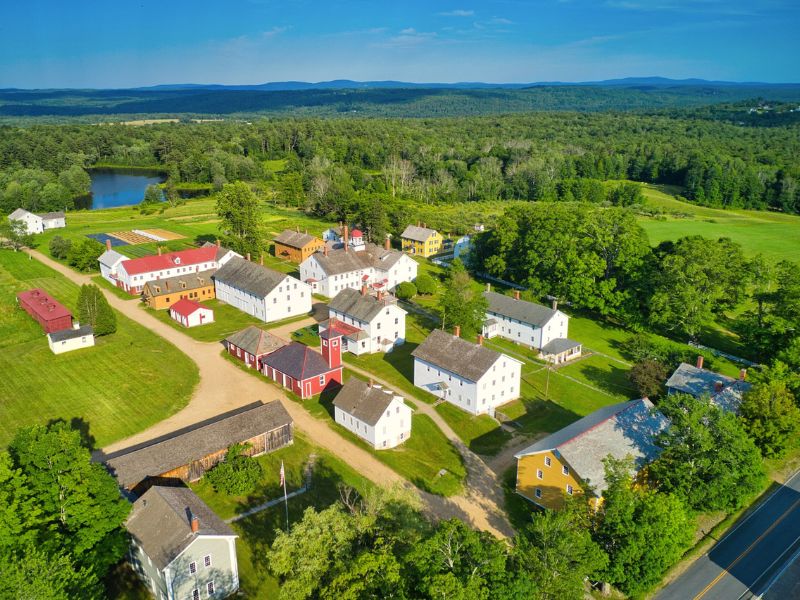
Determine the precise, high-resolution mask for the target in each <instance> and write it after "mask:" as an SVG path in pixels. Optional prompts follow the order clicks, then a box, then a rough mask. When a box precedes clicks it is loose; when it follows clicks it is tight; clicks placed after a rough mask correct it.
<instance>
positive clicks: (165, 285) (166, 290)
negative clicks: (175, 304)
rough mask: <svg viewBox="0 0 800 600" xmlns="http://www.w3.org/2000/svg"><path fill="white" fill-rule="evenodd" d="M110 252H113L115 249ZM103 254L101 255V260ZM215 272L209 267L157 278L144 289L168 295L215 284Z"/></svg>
mask: <svg viewBox="0 0 800 600" xmlns="http://www.w3.org/2000/svg"><path fill="white" fill-rule="evenodd" d="M110 252H113V250H111V251H110ZM105 254H108V251H107V252H104V253H103V256H104V255H105ZM103 256H100V259H101V261H102V259H103ZM120 256H121V255H120ZM104 264H107V263H104ZM213 274H214V269H208V270H206V271H200V272H199V273H186V274H182V275H175V276H174V277H164V278H163V279H156V280H154V281H148V282H147V283H145V284H144V291H145V292H146V293H147V294H149V295H150V296H166V295H168V294H174V293H175V292H180V291H186V290H196V289H198V288H202V287H207V286H213V285H214V281H213V280H212V279H211V276H212V275H213Z"/></svg>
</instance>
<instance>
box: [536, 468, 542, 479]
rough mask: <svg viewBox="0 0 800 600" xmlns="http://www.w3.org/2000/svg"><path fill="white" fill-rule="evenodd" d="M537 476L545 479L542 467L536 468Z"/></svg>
mask: <svg viewBox="0 0 800 600" xmlns="http://www.w3.org/2000/svg"><path fill="white" fill-rule="evenodd" d="M536 477H537V479H544V471H542V470H541V469H536Z"/></svg>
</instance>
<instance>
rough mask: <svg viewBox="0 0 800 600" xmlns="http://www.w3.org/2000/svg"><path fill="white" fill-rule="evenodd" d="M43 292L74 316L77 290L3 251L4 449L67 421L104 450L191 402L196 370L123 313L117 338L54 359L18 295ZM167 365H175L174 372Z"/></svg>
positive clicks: (0, 393)
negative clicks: (23, 430)
mask: <svg viewBox="0 0 800 600" xmlns="http://www.w3.org/2000/svg"><path fill="white" fill-rule="evenodd" d="M34 287H41V288H43V289H45V290H46V291H47V292H49V293H50V294H52V295H53V296H54V297H55V298H56V299H57V300H59V301H60V302H62V303H63V304H64V305H65V306H67V308H69V309H71V310H74V309H75V306H76V302H77V299H78V291H79V289H78V287H77V286H76V285H74V284H73V283H72V282H70V281H69V280H67V279H66V278H64V277H62V276H61V275H59V274H58V273H56V272H55V271H53V270H52V269H50V268H49V267H47V266H45V265H43V264H42V263H40V262H39V261H36V260H32V259H30V258H29V257H28V255H27V254H25V253H22V252H12V251H10V250H3V251H0V373H3V377H2V378H1V379H0V400H1V402H2V403H1V404H0V446H5V445H6V444H7V443H8V442H9V441H10V439H11V438H12V437H13V436H14V434H15V433H16V430H17V429H19V428H20V427H24V426H28V425H33V424H37V423H42V424H44V423H47V422H48V421H49V420H51V419H65V420H67V421H72V422H74V423H75V424H76V425H81V424H82V425H83V426H88V428H89V433H90V435H91V436H93V437H94V442H95V445H96V446H97V447H102V446H105V445H107V444H109V443H111V442H114V441H117V440H119V439H122V438H125V437H127V436H129V435H132V434H134V433H136V432H139V431H142V430H144V429H146V428H147V427H149V426H151V425H153V424H154V423H157V422H158V421H160V420H162V419H164V418H166V417H167V416H169V415H171V414H174V413H175V412H177V411H178V410H180V409H181V408H183V407H184V406H186V404H187V403H188V401H189V398H190V397H191V394H192V391H193V389H194V387H195V385H197V382H198V381H199V374H198V371H197V367H196V365H195V364H194V363H193V362H192V361H191V360H189V358H187V357H186V356H185V355H184V354H183V353H182V352H180V350H178V348H176V347H175V346H173V345H171V344H169V343H168V342H166V341H165V340H164V339H162V338H161V337H159V336H157V335H156V334H154V333H152V332H151V331H149V330H148V329H146V328H145V327H142V326H141V325H139V324H137V323H135V322H133V321H131V320H130V319H128V318H126V317H124V316H123V315H121V314H119V313H117V332H116V333H114V334H112V335H110V336H104V337H100V338H97V340H96V345H95V346H94V347H93V348H86V349H82V350H76V351H73V352H68V353H66V354H62V355H54V354H53V353H52V352H50V349H49V347H48V345H47V339H46V337H45V335H44V334H43V332H42V330H41V328H40V327H39V325H38V323H36V322H35V321H34V320H33V319H32V318H31V317H30V316H29V315H28V314H27V313H25V312H24V311H23V310H21V309H20V308H18V307H17V303H16V293H17V292H19V291H22V290H25V289H30V288H34ZM167 365H168V367H167Z"/></svg>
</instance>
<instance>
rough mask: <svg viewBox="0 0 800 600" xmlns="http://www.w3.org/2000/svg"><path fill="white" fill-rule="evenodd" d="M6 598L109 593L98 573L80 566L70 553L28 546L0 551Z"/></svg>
mask: <svg viewBox="0 0 800 600" xmlns="http://www.w3.org/2000/svg"><path fill="white" fill-rule="evenodd" d="M0 577H2V579H3V589H2V591H0V599H2V600H20V599H22V598H25V599H29V600H84V599H85V600H100V599H101V598H103V597H104V596H105V594H104V593H103V588H102V586H101V585H100V582H99V581H98V578H97V575H96V574H95V573H94V572H93V571H92V570H91V569H88V568H86V567H78V566H76V565H75V564H74V562H73V560H72V559H71V558H70V557H69V556H68V555H66V554H63V553H61V552H58V551H55V552H52V553H48V552H46V551H44V550H42V549H41V548H37V547H34V546H27V547H25V548H23V549H21V550H19V551H17V552H15V553H10V554H0Z"/></svg>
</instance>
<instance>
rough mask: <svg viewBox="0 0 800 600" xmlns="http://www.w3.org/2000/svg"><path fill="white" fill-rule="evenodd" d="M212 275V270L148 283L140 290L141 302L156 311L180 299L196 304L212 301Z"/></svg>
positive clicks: (213, 293) (213, 296)
mask: <svg viewBox="0 0 800 600" xmlns="http://www.w3.org/2000/svg"><path fill="white" fill-rule="evenodd" d="M213 274H214V271H213V270H210V271H200V272H199V273H186V274H185V275H177V276H175V277H168V278H166V279H156V280H154V281H148V282H147V283H146V284H144V287H143V288H142V300H143V301H144V303H145V304H147V306H149V307H150V308H154V309H156V310H162V309H167V308H169V307H170V306H172V305H173V304H175V303H176V302H177V301H178V300H180V299H182V298H188V299H189V300H195V301H198V302H202V301H205V300H213V299H214V298H216V294H215V292H214V280H213V279H211V276H212V275H213Z"/></svg>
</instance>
